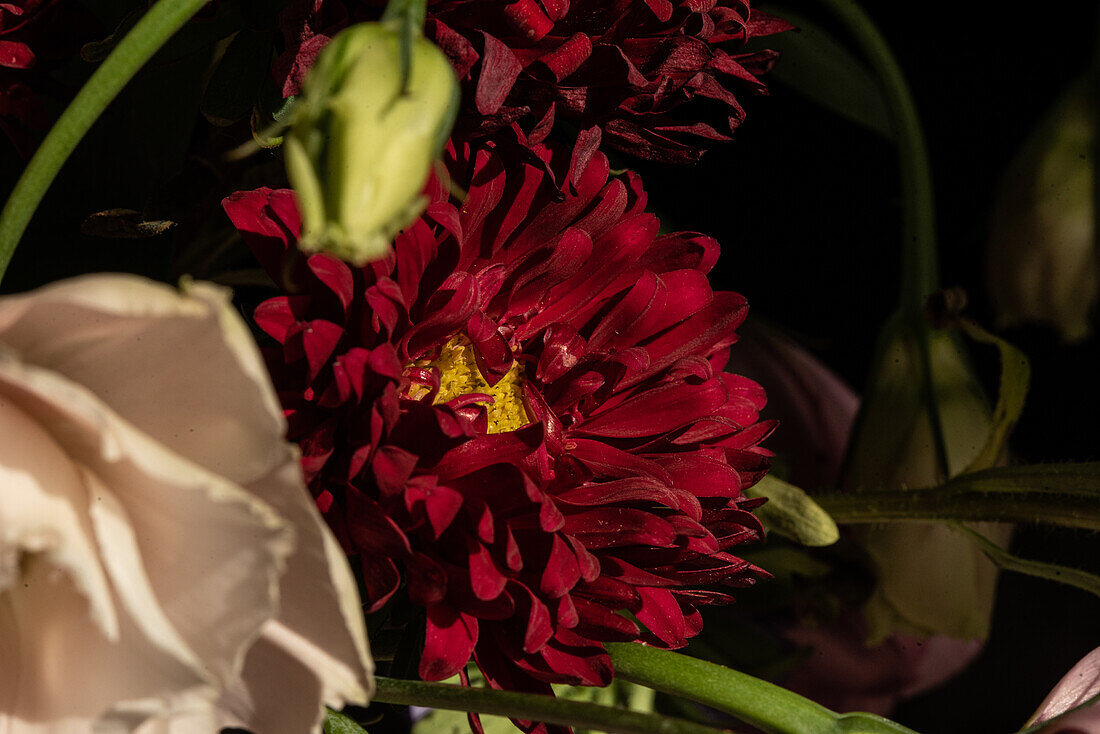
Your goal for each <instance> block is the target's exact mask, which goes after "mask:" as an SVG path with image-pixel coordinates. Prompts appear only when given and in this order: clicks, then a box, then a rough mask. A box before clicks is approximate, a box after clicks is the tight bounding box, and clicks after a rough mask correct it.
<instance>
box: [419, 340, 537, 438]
mask: <svg viewBox="0 0 1100 734" xmlns="http://www.w3.org/2000/svg"><path fill="white" fill-rule="evenodd" d="M413 365H414V366H417V367H428V368H429V369H432V370H435V371H436V372H437V373H438V374H439V391H438V392H437V393H436V395H435V399H434V400H432V404H433V405H440V404H442V403H446V402H450V401H451V400H454V399H455V398H459V397H462V396H463V395H469V394H471V393H482V394H484V395H488V396H489V397H490V398H492V399H491V400H475V401H474V402H475V403H476V404H477V405H484V406H485V407H486V413H487V414H488V415H487V417H488V419H489V428H488V431H487V432H488V433H507V432H509V431H515V430H518V429H520V428H523V427H524V426H526V425H527V424H529V423H531V422H532V418H531V416H530V414H529V413H528V412H527V406H526V404H525V403H524V401H523V367H522V366H521V365H520V363H519V362H518V361H516V360H513V361H512V366H511V368H510V369H509V370H508V372H507V374H505V375H504V377H502V378H500V380H498V381H497V384H495V385H490V384H489V383H488V382H487V381H486V379H485V378H484V377H483V376H482V374H481V370H480V369H478V366H477V359H476V357H475V355H474V346H473V344H471V343H470V340H469V339H467V338H466V336H465V335H463V334H458V335H456V336H454V337H451V339H450V340H449V341H448V342H447V343H446V344H444V345H443V348H442V349H441V350H440V352H439V356H438V357H436V358H435V359H433V360H417V361H416V362H414V363H413ZM427 393H428V388H427V387H424V386H422V385H414V386H413V387H412V388H411V389H410V392H409V397H410V398H413V399H414V400H419V399H421V398H423V397H425V396H426V395H427Z"/></svg>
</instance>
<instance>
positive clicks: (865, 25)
mask: <svg viewBox="0 0 1100 734" xmlns="http://www.w3.org/2000/svg"><path fill="white" fill-rule="evenodd" d="M820 2H821V3H822V4H824V5H825V6H827V7H828V8H829V10H831V11H832V12H833V14H834V15H835V16H836V18H837V19H838V20H839V21H840V22H841V23H842V24H843V25H844V27H845V28H846V29H847V30H848V32H849V33H851V35H852V38H853V40H854V41H855V43H856V45H857V46H859V49H860V51H861V52H862V53H863V55H864V56H865V57H866V58H867V61H868V62H869V63H870V65H871V68H872V69H873V70H874V72H875V73H876V75H877V76H878V79H879V83H880V84H881V85H882V91H883V94H884V95H885V98H886V104H887V107H888V109H889V111H890V116H891V118H892V121H893V124H894V131H895V134H896V135H897V144H898V163H899V168H900V174H901V189H902V191H901V193H902V205H903V207H904V210H903V212H902V280H901V306H902V309H903V310H904V311H908V312H910V313H914V314H919V313H921V312H922V311H923V309H924V299H925V298H927V297H928V296H929V295H931V294H932V293H935V292H936V290H938V288H939V275H938V268H937V264H936V225H935V202H934V200H933V198H932V174H931V170H930V168H929V165H928V151H927V148H926V146H925V142H924V133H923V131H922V130H921V125H920V118H919V117H918V115H917V107H916V104H915V103H914V102H913V96H912V94H911V93H910V91H909V85H908V84H907V83H906V81H905V76H904V74H902V72H901V67H900V66H898V62H897V59H895V58H894V55H893V53H892V52H891V51H890V47H889V46H888V45H887V43H886V41H885V40H884V39H883V37H882V34H881V33H879V31H878V29H877V28H876V27H875V24H874V23H873V22H872V21H871V19H870V17H868V15H867V14H866V13H865V12H864V11H863V9H862V8H860V7H859V6H858V5H857V4H856V3H855V2H853V1H852V0H820Z"/></svg>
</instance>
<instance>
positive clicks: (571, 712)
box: [371, 677, 720, 734]
mask: <svg viewBox="0 0 1100 734" xmlns="http://www.w3.org/2000/svg"><path fill="white" fill-rule="evenodd" d="M374 682H375V691H374V697H373V698H372V699H371V700H372V701H378V702H380V703H396V704H403V705H412V706H430V707H431V708H437V709H451V710H455V711H477V712H478V713H482V714H497V715H499V716H510V717H512V718H516V719H528V720H530V721H542V722H545V723H547V724H561V725H563V726H575V727H580V728H584V729H595V730H597V731H605V732H613V733H615V734H719V731H720V730H718V729H714V728H712V727H709V726H705V725H703V724H697V723H695V722H692V721H685V720H683V719H675V718H672V717H669V716H662V715H660V714H642V713H638V712H637V711H626V710H624V709H620V708H615V707H613V706H601V705H599V704H595V703H588V702H584V701H570V700H569V699H565V698H555V697H554V696H543V695H540V694H537V693H518V692H515V691H495V690H492V689H489V688H469V687H466V686H455V685H450V684H447V683H424V682H422V681H414V680H399V679H396V678H381V677H376V678H375V680H374Z"/></svg>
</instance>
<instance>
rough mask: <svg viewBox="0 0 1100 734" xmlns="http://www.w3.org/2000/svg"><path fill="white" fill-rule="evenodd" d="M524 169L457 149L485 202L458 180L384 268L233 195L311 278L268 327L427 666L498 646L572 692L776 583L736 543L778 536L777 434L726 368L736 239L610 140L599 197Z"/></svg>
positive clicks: (740, 312) (282, 213) (531, 685)
mask: <svg viewBox="0 0 1100 734" xmlns="http://www.w3.org/2000/svg"><path fill="white" fill-rule="evenodd" d="M537 152H538V153H539V154H540V155H542V156H543V157H544V159H547V161H548V159H550V158H551V157H553V156H554V155H562V156H563V157H564V158H565V159H566V160H569V159H570V155H569V154H568V151H564V152H558V153H554V154H552V153H551V152H550V151H549V150H547V149H546V148H538V149H537ZM513 160H515V158H514V157H504V156H500V155H498V151H497V149H495V148H493V147H484V148H480V149H478V148H471V147H470V146H468V145H467V146H463V147H461V149H460V150H458V151H457V153H456V152H455V151H454V150H453V149H449V152H448V161H447V162H448V165H449V168H450V171H451V175H452V176H453V178H454V180H455V182H456V183H457V184H458V185H460V186H462V187H463V188H464V189H465V190H467V191H468V194H467V195H466V197H465V201H464V202H463V203H462V204H461V208H459V206H457V205H456V204H455V203H453V202H452V201H449V200H448V199H447V197H446V195H445V194H444V192H443V187H442V186H440V185H438V183H434V182H433V184H431V185H430V186H429V189H430V198H431V201H432V203H431V204H430V205H429V206H428V209H427V212H426V214H425V215H424V217H422V218H421V219H420V220H419V221H417V222H416V223H415V224H414V225H413V226H412V227H410V228H409V229H408V230H406V231H405V232H404V233H402V234H401V235H400V236H399V237H398V238H397V241H396V243H395V245H394V252H393V254H392V255H391V256H390V257H389V258H387V259H386V260H383V261H380V262H376V263H372V264H370V265H368V266H366V267H363V268H360V269H351V268H349V267H348V266H347V265H345V264H343V263H342V262H340V261H338V260H336V259H334V258H332V257H330V256H328V255H324V254H319V255H313V256H311V257H309V258H308V259H305V258H304V257H303V256H302V255H301V254H300V253H298V251H297V250H296V249H295V247H294V237H295V236H296V234H297V233H298V230H299V220H298V215H297V212H296V210H295V206H294V201H293V195H292V192H290V191H286V190H283V191H272V190H270V189H260V190H257V191H250V192H239V193H236V194H233V195H232V196H230V197H229V198H227V199H226V200H225V202H224V205H225V209H226V211H227V212H228V214H229V216H230V218H231V219H232V220H233V223H234V224H235V225H236V226H237V227H238V228H239V229H240V230H241V231H242V233H243V234H244V237H245V240H246V241H247V242H248V243H249V244H250V246H251V247H252V248H253V250H254V252H256V254H257V255H258V256H259V258H260V260H261V261H262V263H263V265H264V267H265V268H266V270H267V271H268V273H269V274H271V276H272V277H273V278H274V279H275V280H276V282H279V283H284V284H285V287H286V289H287V292H288V295H285V296H282V297H279V298H274V299H272V300H269V301H267V302H265V303H264V304H262V305H261V306H260V307H259V308H258V309H257V310H256V322H257V324H258V325H259V326H260V327H261V328H262V329H263V330H264V331H265V332H267V333H268V334H270V335H271V336H272V337H274V339H275V340H276V341H277V342H278V344H279V347H277V348H274V350H273V351H272V353H271V354H270V355H269V356H270V357H271V369H272V373H273V376H274V380H275V384H276V386H277V388H278V390H279V392H280V395H281V399H282V400H283V401H284V406H285V409H286V412H287V415H288V418H289V424H290V437H291V439H292V440H294V441H296V442H298V443H299V445H300V446H301V448H302V452H303V462H304V466H305V471H306V474H307V477H308V480H309V482H310V486H311V488H312V490H313V492H314V493H315V495H316V497H317V500H318V503H319V506H320V507H321V509H322V511H323V512H324V513H325V516H326V518H327V519H328V521H329V522H330V523H331V524H332V526H333V528H334V529H335V530H336V532H337V535H338V537H340V538H341V540H342V542H343V543H344V544H345V548H346V550H347V551H348V552H349V553H350V554H352V555H353V556H355V557H356V558H357V560H358V564H359V566H360V568H361V571H362V580H363V585H364V589H365V597H364V598H365V602H366V604H367V606H368V612H373V611H375V610H378V609H380V608H382V607H383V606H384V605H385V604H386V603H387V601H389V600H390V599H391V598H392V597H393V595H394V594H395V592H397V591H398V589H399V586H400V584H401V581H402V580H403V581H404V583H405V586H404V590H405V593H407V594H408V598H409V599H410V600H411V601H412V602H413V603H415V604H418V605H421V606H423V607H424V608H425V609H426V620H427V621H426V634H425V641H424V652H423V657H422V659H421V661H420V671H419V672H420V675H421V676H422V677H423V678H425V679H427V680H440V679H444V678H447V677H449V676H452V675H454V674H455V673H456V672H459V671H461V670H462V669H463V668H464V666H465V665H466V664H467V662H468V661H469V659H470V658H471V656H473V658H474V659H475V660H476V662H477V663H478V665H479V666H480V668H481V669H482V671H483V672H484V673H485V676H486V678H487V679H488V680H489V682H490V683H491V684H492V685H494V686H497V687H503V688H508V689H517V690H534V691H545V692H548V691H549V690H550V689H549V684H550V683H555V682H560V683H572V684H587V685H604V684H606V683H608V682H609V680H610V679H611V675H612V670H611V666H610V663H609V660H608V657H607V654H606V652H605V651H604V649H603V646H602V643H603V642H606V641H627V640H645V641H647V642H649V643H651V644H654V645H660V646H663V647H679V646H682V645H684V644H685V643H686V641H687V639H688V638H689V637H691V636H693V635H694V634H696V633H697V632H698V631H699V629H700V624H701V622H700V615H699V612H698V609H697V606H698V605H700V604H708V603H722V602H728V601H731V599H732V597H731V596H730V594H729V589H730V588H731V587H742V586H747V585H749V584H752V583H754V581H755V579H756V578H758V577H759V576H760V575H761V574H762V573H763V572H762V571H760V569H757V568H755V567H753V566H752V565H750V564H749V563H747V562H746V561H744V560H742V559H740V558H738V557H736V556H735V555H732V554H731V553H730V552H729V551H730V549H731V548H732V547H733V546H736V545H738V544H740V543H744V542H747V541H752V540H757V539H759V538H760V537H761V528H760V525H759V523H758V522H757V520H756V518H755V517H754V516H753V515H752V514H751V513H750V512H749V510H750V509H751V508H752V507H753V506H755V505H756V504H757V502H756V501H753V500H749V499H747V498H746V497H745V496H744V494H743V493H742V490H743V489H744V488H745V487H747V486H749V485H751V484H752V483H753V482H755V481H757V480H758V479H759V478H760V477H761V476H762V475H763V474H764V472H765V471H766V468H767V462H768V459H767V457H768V455H769V454H768V452H767V451H765V450H763V449H761V448H759V447H758V444H759V442H760V441H761V440H762V439H763V438H764V437H765V436H766V435H767V434H768V433H769V432H770V430H771V428H772V425H771V424H770V423H761V422H757V412H758V410H759V409H760V408H761V407H762V406H763V404H764V393H763V390H762V389H761V388H760V387H759V386H758V385H757V384H755V383H753V382H751V381H750V380H747V379H745V378H742V377H738V376H736V375H733V374H728V373H724V372H722V371H721V370H722V367H723V366H724V365H725V363H726V359H727V356H728V350H729V347H730V345H732V344H733V343H734V341H735V340H736V338H737V337H736V335H735V333H734V329H735V327H737V325H738V324H740V322H741V321H742V320H743V319H744V317H745V313H746V304H745V300H744V298H742V297H741V296H739V295H737V294H735V293H724V292H718V293H715V292H712V290H711V288H710V286H709V284H708V282H707V279H706V273H707V271H708V270H709V269H710V268H711V266H712V265H713V264H714V262H715V260H716V258H717V255H718V246H717V243H715V241H714V240H712V239H710V238H707V237H703V236H701V235H698V234H691V233H679V234H669V235H658V222H657V219H656V217H654V216H653V215H652V214H648V213H646V212H645V211H644V207H645V203H646V197H645V194H644V192H643V191H642V189H641V186H640V182H639V180H638V178H637V177H636V176H634V175H633V174H629V173H628V174H626V175H625V176H623V177H611V176H610V174H609V170H608V162H607V159H606V158H605V157H604V156H603V155H602V154H600V153H596V154H595V155H593V156H592V157H591V158H590V160H589V161H588V163H587V164H586V165H585V166H584V168H583V169H582V170H576V171H570V176H571V178H572V179H573V180H575V181H576V185H575V186H560V187H556V186H551V185H549V181H548V179H547V177H546V174H545V173H544V168H543V167H541V166H539V165H538V164H534V163H511V162H508V163H506V162H505V161H513ZM573 160H574V161H575V160H576V158H575V156H574V157H573ZM548 162H549V161H548Z"/></svg>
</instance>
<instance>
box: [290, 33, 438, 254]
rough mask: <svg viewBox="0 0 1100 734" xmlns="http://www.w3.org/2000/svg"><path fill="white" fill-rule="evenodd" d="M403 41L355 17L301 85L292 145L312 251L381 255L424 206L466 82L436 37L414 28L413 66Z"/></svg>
mask: <svg viewBox="0 0 1100 734" xmlns="http://www.w3.org/2000/svg"><path fill="white" fill-rule="evenodd" d="M402 42H403V39H402V34H401V33H400V31H399V30H398V29H396V28H395V27H393V26H391V25H390V24H386V23H361V24H359V25H354V26H352V27H350V28H348V29H346V30H344V31H343V32H341V33H340V34H338V35H337V36H335V37H334V38H333V39H332V40H331V41H330V42H329V43H328V45H326V46H325V48H324V49H323V50H322V51H321V53H320V54H319V55H318V57H317V61H316V63H315V64H314V65H313V68H312V69H311V70H310V72H309V75H308V76H307V77H306V79H305V82H304V83H303V85H302V94H301V97H300V98H299V101H298V108H297V110H296V111H295V114H294V122H293V125H292V127H291V130H290V132H289V133H288V134H287V136H286V139H285V142H284V153H285V157H286V169H287V177H288V178H289V179H290V184H291V186H293V187H294V189H295V192H296V193H297V197H298V207H299V209H300V211H301V215H302V236H301V240H300V247H301V248H302V250H304V251H306V252H319V251H324V252H330V253H332V254H333V255H336V256H337V257H340V258H342V259H344V260H348V261H350V262H352V263H354V264H356V265H362V264H364V263H367V262H370V261H372V260H378V259H380V258H382V257H385V256H386V254H387V253H388V252H389V248H390V243H391V242H392V241H393V238H394V236H395V235H396V234H397V233H398V232H400V231H401V230H402V229H404V228H405V227H406V226H408V225H409V224H411V223H412V221H413V220H415V219H416V217H417V216H418V215H419V214H420V212H421V211H422V210H423V208H424V205H425V201H424V198H423V196H422V195H421V192H422V191H423V188H424V184H425V183H426V182H427V179H428V174H429V173H430V171H431V166H432V163H433V162H434V161H435V160H436V159H437V158H438V157H439V154H440V152H441V151H442V149H443V146H444V144H445V143H446V141H447V137H448V135H449V134H450V131H451V127H452V126H453V124H454V119H455V114H456V113H457V110H458V101H459V88H458V81H457V79H456V78H455V75H454V71H453V70H452V68H451V64H450V62H449V61H448V60H447V57H446V56H445V55H444V54H443V52H442V51H440V50H439V49H438V48H437V47H436V46H435V45H434V44H432V43H431V42H430V41H428V40H426V39H424V38H423V37H420V36H416V37H413V38H412V39H411V43H412V45H411V48H410V49H409V53H408V66H407V67H406V66H404V64H403V58H402ZM406 72H407V74H406Z"/></svg>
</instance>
